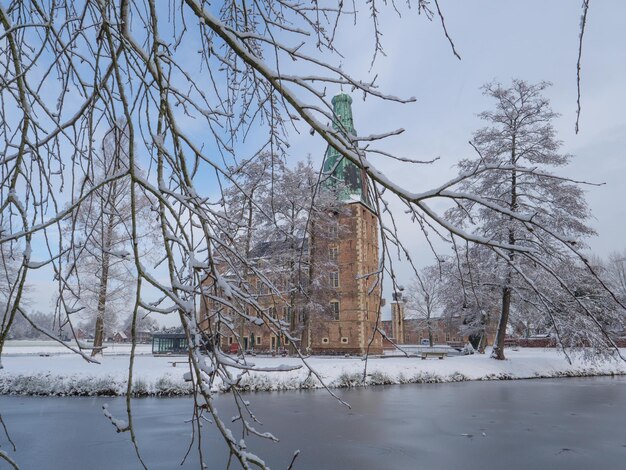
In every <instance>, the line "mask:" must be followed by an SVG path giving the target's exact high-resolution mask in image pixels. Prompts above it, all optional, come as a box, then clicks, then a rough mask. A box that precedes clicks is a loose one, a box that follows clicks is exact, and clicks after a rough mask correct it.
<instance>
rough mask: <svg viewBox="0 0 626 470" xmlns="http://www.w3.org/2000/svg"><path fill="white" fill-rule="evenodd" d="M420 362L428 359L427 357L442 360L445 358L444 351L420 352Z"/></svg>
mask: <svg viewBox="0 0 626 470" xmlns="http://www.w3.org/2000/svg"><path fill="white" fill-rule="evenodd" d="M421 357H422V360H424V359H428V358H429V357H436V358H437V359H443V358H444V357H446V352H444V351H422V352H421Z"/></svg>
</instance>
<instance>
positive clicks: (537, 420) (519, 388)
mask: <svg viewBox="0 0 626 470" xmlns="http://www.w3.org/2000/svg"><path fill="white" fill-rule="evenodd" d="M338 393H339V394H340V396H341V398H343V399H344V400H347V401H348V402H349V403H350V405H351V406H352V408H351V409H347V408H346V407H345V406H343V405H341V404H339V403H337V402H336V401H335V400H334V399H333V398H332V397H330V396H329V395H328V394H327V393H326V392H324V391H320V390H317V391H309V392H282V393H257V394H249V395H247V398H248V399H249V401H250V402H251V404H252V407H253V409H254V412H255V413H256V415H257V417H258V418H259V420H260V421H262V422H263V425H262V426H261V425H256V428H257V429H258V430H260V431H263V432H264V431H270V432H272V434H274V435H275V436H277V437H278V438H279V439H280V442H279V443H277V444H275V443H271V442H266V441H260V440H259V439H256V438H247V443H248V446H249V450H250V451H252V452H255V453H257V454H258V455H260V456H261V457H262V458H263V459H265V461H266V463H267V464H268V465H269V466H270V467H271V468H283V469H284V468H287V467H288V465H289V462H290V460H291V458H292V455H293V452H294V451H296V450H298V449H299V450H300V455H299V456H298V458H297V459H296V465H295V468H296V469H352V468H358V469H381V468H389V469H392V468H394V469H395V468H401V469H408V468H411V469H463V468H480V469H500V468H506V469H507V470H513V469H520V470H522V469H529V468H536V469H541V468H550V469H551V470H557V469H568V470H572V469H588V468H602V469H621V468H624V467H623V466H624V462H625V461H626V428H625V427H624V421H623V420H624V416H626V378H624V377H619V378H610V377H602V378H582V379H578V378H576V379H543V380H519V381H502V382H464V383H456V384H432V385H403V386H389V387H369V388H367V389H356V390H340V391H338ZM104 403H109V409H110V410H111V412H112V413H113V414H114V415H117V416H118V417H123V413H124V410H125V402H124V399H123V398H47V397H46V398H43V397H12V396H2V397H0V412H1V413H2V418H3V420H4V422H5V424H6V425H7V427H8V429H9V432H10V435H11V437H12V439H13V441H14V442H15V445H16V446H17V452H12V450H11V447H10V445H9V444H8V443H7V440H6V437H5V436H3V437H2V440H1V441H0V442H1V444H2V447H1V448H2V450H4V451H5V452H7V453H8V455H10V456H11V457H12V458H14V459H15V460H16V462H17V463H18V464H20V465H21V468H23V469H48V470H56V469H78V468H80V469H90V470H96V469H113V468H119V469H122V468H123V469H135V468H137V469H138V468H141V466H140V465H139V464H138V462H137V460H136V457H135V453H134V450H133V448H132V446H131V445H130V442H129V436H128V435H127V434H117V433H116V432H115V430H114V428H113V427H112V426H111V423H110V422H109V421H108V420H107V419H106V418H105V417H104V416H103V414H102V411H101V406H102V404H104ZM133 403H134V410H135V426H136V430H137V434H138V439H139V443H140V446H141V449H142V453H143V455H144V458H145V461H146V464H147V466H148V468H150V469H153V468H154V469H172V468H179V467H180V462H181V460H182V459H183V456H184V455H185V452H186V450H187V447H188V446H189V442H190V441H189V439H190V433H191V428H190V425H189V424H186V423H185V422H186V421H187V420H189V418H190V417H191V411H192V410H191V404H192V402H191V399H190V398H162V399H158V398H146V399H137V400H134V402H133ZM217 406H218V409H219V411H220V413H221V416H222V418H223V419H224V420H225V421H228V420H229V419H230V417H231V416H232V415H234V410H233V406H232V404H231V402H230V400H229V397H228V396H223V397H220V398H219V399H218V400H217ZM232 427H233V431H234V430H235V429H237V427H236V426H235V425H233V426H232ZM203 433H204V435H203V451H204V455H205V460H206V462H207V463H208V464H209V468H217V469H220V468H225V467H226V464H227V459H228V455H227V453H226V447H225V445H224V444H223V443H222V442H221V438H220V437H219V436H218V435H217V433H216V432H215V430H214V429H213V428H212V427H211V426H209V425H207V426H205V427H204V429H203ZM235 435H236V436H237V434H236V433H235ZM0 467H2V464H0ZM2 468H4V467H2ZM182 468H198V458H197V451H196V449H195V447H194V449H193V450H192V453H191V454H190V456H189V457H188V458H187V460H186V463H185V465H184V466H183V467H182Z"/></svg>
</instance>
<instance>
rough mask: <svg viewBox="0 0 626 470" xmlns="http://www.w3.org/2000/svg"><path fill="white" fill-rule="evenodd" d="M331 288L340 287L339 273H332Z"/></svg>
mask: <svg viewBox="0 0 626 470" xmlns="http://www.w3.org/2000/svg"><path fill="white" fill-rule="evenodd" d="M330 287H334V288H337V287H339V271H333V272H331V273H330Z"/></svg>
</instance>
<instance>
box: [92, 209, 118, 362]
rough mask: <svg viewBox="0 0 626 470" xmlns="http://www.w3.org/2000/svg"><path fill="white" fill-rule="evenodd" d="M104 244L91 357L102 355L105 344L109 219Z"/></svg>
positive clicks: (109, 245)
mask: <svg viewBox="0 0 626 470" xmlns="http://www.w3.org/2000/svg"><path fill="white" fill-rule="evenodd" d="M104 237H105V238H104V240H103V243H102V247H103V249H102V263H101V266H100V287H99V290H98V310H97V316H96V328H95V332H94V336H93V349H92V350H91V357H94V356H96V355H100V354H102V344H103V343H104V314H105V312H106V303H107V287H108V283H109V251H110V249H111V239H112V237H113V219H112V217H111V216H109V217H108V218H107V226H106V233H105V235H104Z"/></svg>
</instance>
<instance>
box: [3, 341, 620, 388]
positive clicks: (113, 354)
mask: <svg viewBox="0 0 626 470" xmlns="http://www.w3.org/2000/svg"><path fill="white" fill-rule="evenodd" d="M15 343H18V344H15ZM19 343H21V342H10V343H9V344H7V345H6V347H5V351H4V353H3V357H2V364H3V366H4V369H2V370H0V394H35V395H123V394H125V393H126V383H127V374H128V359H129V356H128V350H129V346H127V345H115V346H114V347H112V348H108V349H107V350H106V353H105V356H104V358H103V359H102V361H101V364H90V363H87V362H86V361H85V360H84V359H82V358H81V357H79V356H77V355H75V354H72V353H71V352H69V351H68V353H65V352H64V351H63V350H62V349H61V348H59V347H58V346H55V345H54V344H53V343H50V342H38V343H31V344H25V343H21V344H19ZM149 352H150V347H149V345H140V350H139V353H138V355H137V356H136V358H135V367H134V374H133V377H134V393H136V394H137V395H181V394H187V393H189V390H190V388H189V384H188V383H186V382H185V381H184V379H183V374H184V373H185V372H188V371H189V367H188V366H187V365H186V364H177V365H176V367H173V366H172V364H171V362H172V361H184V360H185V358H184V357H153V356H152V355H151V354H150V353H149ZM625 352H626V351H625ZM40 353H45V354H46V355H44V356H40ZM507 356H508V359H507V360H506V361H495V360H493V359H490V358H489V356H488V355H478V354H476V355H473V356H454V357H446V358H445V359H444V360H438V359H428V360H421V359H420V358H418V357H410V358H407V357H371V358H369V359H368V361H367V378H366V382H365V383H366V384H369V385H373V384H395V383H429V382H458V381H465V380H505V379H526V378H538V377H569V376H587V375H589V376H591V375H614V374H626V364H625V363H623V362H619V361H607V362H600V363H590V362H584V361H583V360H582V359H580V358H573V363H572V364H569V363H568V362H567V360H566V359H565V356H563V355H562V354H561V353H559V352H557V351H555V350H552V349H537V348H528V349H523V348H521V349H520V350H519V351H512V350H508V351H507ZM249 360H250V361H251V362H253V363H254V364H256V365H257V366H261V367H272V366H274V367H275V366H278V365H298V364H302V362H301V361H299V360H298V359H294V358H282V357H275V358H272V357H254V358H249ZM307 362H308V364H309V365H310V366H311V367H312V368H314V369H315V370H316V371H317V373H318V374H319V376H320V377H321V379H322V380H323V381H324V383H325V384H326V385H328V386H329V387H351V386H360V385H363V382H362V377H363V371H364V367H365V364H366V363H365V361H363V360H361V359H360V358H354V357H352V358H344V357H310V358H308V359H307ZM242 384H243V385H244V386H245V387H246V388H247V389H248V390H251V391H261V390H291V389H300V388H319V387H321V386H322V385H321V383H320V382H319V380H317V379H316V378H314V377H312V376H310V374H309V372H308V369H306V367H302V368H301V369H299V370H294V371H289V372H250V373H249V374H248V375H246V376H245V377H244V378H243V380H242ZM215 387H216V389H220V387H221V384H220V383H216V384H215Z"/></svg>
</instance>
